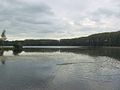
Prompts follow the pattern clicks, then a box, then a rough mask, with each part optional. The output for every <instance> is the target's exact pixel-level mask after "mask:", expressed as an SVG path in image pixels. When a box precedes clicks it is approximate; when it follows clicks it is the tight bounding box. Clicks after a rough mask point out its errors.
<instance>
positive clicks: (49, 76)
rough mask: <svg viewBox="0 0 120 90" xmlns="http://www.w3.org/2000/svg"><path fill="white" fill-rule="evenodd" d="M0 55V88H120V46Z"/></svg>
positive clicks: (18, 89) (41, 89)
mask: <svg viewBox="0 0 120 90" xmlns="http://www.w3.org/2000/svg"><path fill="white" fill-rule="evenodd" d="M12 53H13V52H12V51H5V52H4V56H0V61H1V63H0V90H120V85H119V84H120V48H105V47H97V48H89V47H87V48H62V49H59V48H51V49H50V48H46V49H45V48H29V49H27V48H26V49H24V50H23V51H22V52H21V53H19V55H13V54H12Z"/></svg>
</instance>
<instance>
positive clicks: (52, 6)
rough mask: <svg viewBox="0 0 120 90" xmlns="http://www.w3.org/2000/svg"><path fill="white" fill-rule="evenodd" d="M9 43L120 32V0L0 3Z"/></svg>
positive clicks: (0, 24) (4, 0)
mask: <svg viewBox="0 0 120 90" xmlns="http://www.w3.org/2000/svg"><path fill="white" fill-rule="evenodd" d="M3 29H6V31H7V38H8V39H9V40H15V39H31V38H34V39H47V38H48V39H60V38H73V37H82V36H87V35H90V34H94V33H100V32H111V31H118V30H120V0H0V32H2V30H3Z"/></svg>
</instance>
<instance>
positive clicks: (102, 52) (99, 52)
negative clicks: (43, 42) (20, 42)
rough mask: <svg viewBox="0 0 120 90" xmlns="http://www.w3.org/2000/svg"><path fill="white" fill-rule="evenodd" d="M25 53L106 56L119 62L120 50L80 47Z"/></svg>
mask: <svg viewBox="0 0 120 90" xmlns="http://www.w3.org/2000/svg"><path fill="white" fill-rule="evenodd" d="M23 51H25V52H66V53H75V54H85V55H90V56H94V57H96V56H107V57H111V58H115V59H118V60H120V48H117V47H116V48H112V47H108V48H107V47H81V48H52V49H51V48H26V49H24V50H23Z"/></svg>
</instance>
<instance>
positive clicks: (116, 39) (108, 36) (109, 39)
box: [4, 31, 120, 47]
mask: <svg viewBox="0 0 120 90" xmlns="http://www.w3.org/2000/svg"><path fill="white" fill-rule="evenodd" d="M15 43H19V44H21V45H22V46H112V47H119V46H120V31H117V32H107V33H99V34H92V35H90V36H87V37H80V38H72V39H60V40H53V39H26V40H16V41H4V46H14V44H15Z"/></svg>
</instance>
